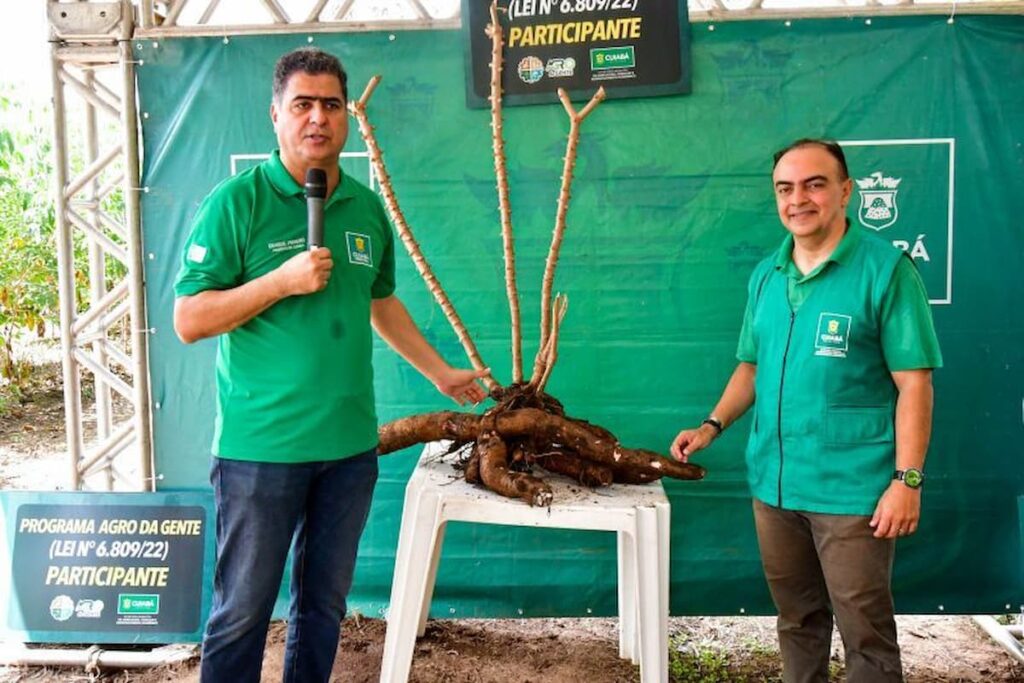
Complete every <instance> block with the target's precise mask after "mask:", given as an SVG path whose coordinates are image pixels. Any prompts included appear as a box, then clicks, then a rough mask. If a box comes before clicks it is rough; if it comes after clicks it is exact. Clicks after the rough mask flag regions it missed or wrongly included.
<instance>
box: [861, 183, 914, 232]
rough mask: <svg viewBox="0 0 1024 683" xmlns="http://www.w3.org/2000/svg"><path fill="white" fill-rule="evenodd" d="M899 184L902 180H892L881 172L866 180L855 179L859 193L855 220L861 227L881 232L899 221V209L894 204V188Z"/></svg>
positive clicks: (895, 190) (895, 192)
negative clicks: (858, 221) (856, 219)
mask: <svg viewBox="0 0 1024 683" xmlns="http://www.w3.org/2000/svg"><path fill="white" fill-rule="evenodd" d="M901 182H903V179H902V178H892V177H889V176H886V175H885V174H883V173H882V172H881V171H875V172H874V173H872V174H871V175H869V176H868V177H867V178H858V179H857V191H858V192H860V209H859V210H858V211H857V218H858V219H859V220H860V224H861V225H863V226H864V227H865V228H871V229H872V230H882V229H884V228H888V227H889V226H890V225H893V224H894V223H895V222H896V221H897V220H898V219H899V216H900V208H899V205H898V204H897V203H896V194H897V192H898V191H897V189H896V188H897V187H899V184H900V183H901Z"/></svg>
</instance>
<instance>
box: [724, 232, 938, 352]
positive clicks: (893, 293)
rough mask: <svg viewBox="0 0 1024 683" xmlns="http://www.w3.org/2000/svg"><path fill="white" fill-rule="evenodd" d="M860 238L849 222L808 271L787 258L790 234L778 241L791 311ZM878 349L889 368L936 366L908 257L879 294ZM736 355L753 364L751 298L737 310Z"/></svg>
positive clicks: (926, 309)
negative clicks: (825, 254) (826, 253)
mask: <svg viewBox="0 0 1024 683" xmlns="http://www.w3.org/2000/svg"><path fill="white" fill-rule="evenodd" d="M861 239H862V230H861V229H860V228H856V227H852V228H850V229H849V230H848V231H847V234H846V235H844V236H843V239H842V240H841V241H840V242H839V244H838V245H837V246H836V249H835V251H833V252H832V254H831V256H829V257H828V258H827V259H825V261H824V262H823V263H821V264H820V265H819V266H818V267H817V268H815V269H814V270H812V271H811V272H809V273H807V274H806V275H805V274H804V273H801V272H800V269H799V268H797V267H796V264H795V263H794V262H793V236H792V235H787V236H786V239H785V240H784V241H783V243H782V246H781V247H779V250H778V251H777V252H776V253H775V258H774V266H775V269H776V270H777V271H779V272H781V273H782V274H783V275H785V276H786V288H787V295H788V297H789V305H790V307H791V308H792V309H793V311H794V312H796V311H798V310H800V306H801V305H803V303H804V301H806V300H807V297H808V296H809V295H810V294H811V292H812V291H814V287H815V285H816V284H817V283H819V282H821V278H820V277H819V276H820V275H821V274H822V273H823V272H824V271H825V270H826V269H828V268H834V267H836V265H841V264H843V263H848V262H849V260H850V258H851V255H852V253H853V251H854V250H855V249H856V248H857V245H858V244H859V243H860V241H861ZM881 314H882V326H881V339H882V350H883V353H884V354H885V359H886V363H887V364H888V366H889V369H890V370H896V371H898V370H915V369H919V368H938V367H941V366H942V353H941V352H940V350H939V343H938V339H937V337H936V335H935V325H934V323H933V321H932V312H931V307H930V305H929V304H928V294H927V292H926V291H925V287H924V281H923V280H922V279H921V274H920V273H918V272H917V267H916V266H914V262H913V261H911V260H910V259H909V258H903V259H900V260H899V262H898V263H897V264H896V269H895V270H894V271H893V275H892V280H891V281H890V283H889V287H888V288H887V289H886V290H885V294H884V295H883V298H882V310H881ZM736 357H737V358H738V359H739V360H741V361H743V362H745V363H757V342H756V340H755V338H754V329H753V302H752V301H750V300H748V301H747V307H746V310H745V311H744V313H743V327H742V328H741V329H740V340H739V345H738V347H737V350H736Z"/></svg>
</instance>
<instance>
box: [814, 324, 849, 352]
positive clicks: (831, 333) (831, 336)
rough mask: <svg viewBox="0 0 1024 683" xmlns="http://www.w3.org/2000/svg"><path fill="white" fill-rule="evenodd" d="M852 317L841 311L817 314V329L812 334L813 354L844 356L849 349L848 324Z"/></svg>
mask: <svg viewBox="0 0 1024 683" xmlns="http://www.w3.org/2000/svg"><path fill="white" fill-rule="evenodd" d="M852 321H853V319H852V318H851V317H850V316H848V315H843V314H842V313H822V314H821V315H820V316H818V331H817V332H816V333H815V335H814V349H815V351H814V355H815V356H829V357H832V358H846V352H847V351H849V349H850V324H851V322H852Z"/></svg>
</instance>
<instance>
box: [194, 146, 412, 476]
mask: <svg viewBox="0 0 1024 683" xmlns="http://www.w3.org/2000/svg"><path fill="white" fill-rule="evenodd" d="M306 214H307V209H306V201H305V197H304V193H303V188H302V186H301V185H300V184H299V183H298V182H296V181H295V179H294V178H292V177H291V175H290V174H289V173H288V171H287V170H286V169H285V167H284V165H283V164H282V162H281V158H280V155H279V154H278V152H274V154H273V155H272V156H271V158H270V159H268V160H267V161H265V162H263V163H261V164H260V165H258V166H256V167H254V168H251V169H248V170H246V171H244V172H242V173H240V174H238V175H236V176H234V177H232V178H229V179H228V180H225V181H224V182H222V183H221V184H220V185H218V186H217V187H216V188H215V189H214V190H213V192H212V193H210V195H209V196H208V197H207V198H206V199H205V200H204V201H203V203H202V204H201V205H200V207H199V209H198V211H197V212H196V216H195V219H194V222H193V226H192V233H191V235H190V236H189V238H188V241H187V242H186V244H185V249H184V253H183V255H182V261H181V270H180V272H179V273H178V277H177V281H176V282H175V286H174V291H175V294H176V295H177V296H191V295H194V294H197V293H199V292H203V291H206V290H225V289H231V288H233V287H238V286H240V285H243V284H245V283H246V282H249V281H250V280H254V279H256V278H258V277H260V276H262V275H265V274H267V273H269V272H271V271H273V270H274V269H276V268H277V267H279V266H280V265H281V264H283V263H284V262H285V261H287V260H288V259H289V258H291V257H293V256H295V255H296V254H298V253H299V252H301V251H302V250H304V249H305V248H306ZM324 242H325V244H324V246H326V247H327V248H328V249H330V250H331V256H332V258H333V260H334V268H333V270H332V271H331V277H330V280H329V281H328V284H327V287H326V288H325V289H323V290H322V291H319V292H316V293H314V294H309V295H304V296H291V297H288V298H286V299H283V300H281V301H279V302H277V303H276V304H274V305H273V306H271V307H270V308H268V309H267V310H265V311H263V312H262V313H260V314H259V315H258V316H256V317H255V318H253V319H252V320H250V321H249V322H247V323H246V324H244V325H242V326H240V327H238V328H236V329H234V330H232V331H231V332H229V333H227V334H222V335H220V337H219V338H218V346H217V369H216V379H217V420H216V428H215V431H214V443H213V452H214V454H215V455H217V456H219V457H222V458H229V459H235V460H253V461H260V462H280V463H294V462H311V461H320V460H335V459H339V458H344V457H348V456H351V455H355V454H358V453H362V452H364V451H367V450H369V449H371V448H373V447H374V446H375V445H376V444H377V417H376V412H375V409H374V396H373V369H372V366H371V355H372V333H371V330H370V302H371V300H372V299H374V298H383V297H387V296H389V295H391V294H392V292H393V291H394V288H395V274H394V268H395V263H394V261H395V257H394V238H393V235H392V231H391V226H390V224H389V222H388V220H387V216H386V215H385V213H384V209H383V207H382V206H381V202H380V199H379V198H378V197H377V195H376V194H375V193H374V192H373V191H371V190H370V189H368V188H367V187H365V186H364V185H362V184H360V183H359V182H357V181H356V180H354V179H352V178H351V177H349V176H347V175H345V174H344V173H343V174H342V176H341V180H340V182H339V184H338V186H337V187H336V188H335V189H334V191H333V192H332V193H331V196H330V197H328V198H327V200H326V201H325V203H324Z"/></svg>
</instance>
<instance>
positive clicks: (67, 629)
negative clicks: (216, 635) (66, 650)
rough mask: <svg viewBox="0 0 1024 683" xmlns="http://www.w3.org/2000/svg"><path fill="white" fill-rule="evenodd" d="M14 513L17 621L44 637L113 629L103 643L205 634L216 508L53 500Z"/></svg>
mask: <svg viewBox="0 0 1024 683" xmlns="http://www.w3.org/2000/svg"><path fill="white" fill-rule="evenodd" d="M72 495H74V494H72ZM96 495H100V494H96ZM114 495H125V496H127V495H136V494H114ZM138 495H146V494H138ZM148 495H152V496H158V495H160V494H148ZM111 498H112V495H111V494H107V495H104V496H102V499H105V500H111ZM51 500H52V497H51ZM7 512H8V513H10V512H14V514H13V515H12V517H13V519H9V520H8V530H9V533H10V532H13V533H12V535H11V536H9V537H8V539H9V541H8V542H9V543H10V541H11V537H12V536H13V543H12V545H13V551H12V553H11V555H12V558H13V562H12V566H11V588H12V590H11V596H10V597H9V604H8V607H7V611H8V614H7V622H8V623H7V625H8V628H11V629H13V630H16V631H24V632H27V633H29V634H33V633H40V634H44V635H43V636H42V638H41V639H43V640H51V639H53V636H52V634H54V633H57V634H59V633H81V632H90V633H93V632H100V633H105V634H106V636H105V637H103V638H101V639H96V638H95V637H92V636H90V640H95V641H96V642H101V641H102V642H133V641H135V642H137V641H139V640H141V641H143V642H146V641H151V639H150V638H146V637H145V635H146V634H179V636H188V635H192V634H198V633H199V632H200V629H201V626H202V623H201V617H202V608H203V602H204V600H203V597H204V574H205V572H204V568H205V566H206V565H207V564H208V563H207V562H206V561H205V559H206V555H207V551H208V547H209V546H208V540H211V539H210V534H211V533H212V529H211V528H210V524H209V522H210V519H211V515H210V514H209V509H208V506H204V505H159V504H152V505H131V504H128V505H125V504H113V505H108V504H102V503H100V502H99V501H97V504H91V505H83V504H59V503H57V504H54V503H49V502H46V503H39V504H35V503H24V504H21V505H18V506H17V508H16V512H15V511H14V510H11V509H10V508H8V510H7ZM11 522H13V529H11V524H10V523H11ZM27 639H28V640H36V638H33V637H31V635H30V636H29V637H28V638H27ZM183 639H187V638H185V637H178V638H175V639H174V640H183ZM168 642H169V641H168Z"/></svg>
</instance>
